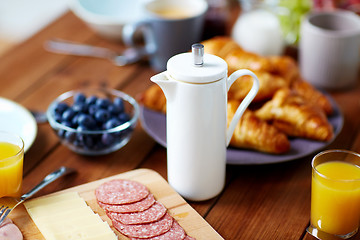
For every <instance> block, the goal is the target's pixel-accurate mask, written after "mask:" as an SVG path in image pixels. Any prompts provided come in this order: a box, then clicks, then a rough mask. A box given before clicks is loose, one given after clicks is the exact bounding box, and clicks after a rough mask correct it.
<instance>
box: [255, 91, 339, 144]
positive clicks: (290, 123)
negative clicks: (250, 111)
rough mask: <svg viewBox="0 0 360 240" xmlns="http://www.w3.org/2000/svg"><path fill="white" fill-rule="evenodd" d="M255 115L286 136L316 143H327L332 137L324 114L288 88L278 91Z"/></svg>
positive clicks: (331, 131) (331, 130) (330, 128)
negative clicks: (316, 141) (311, 140)
mask: <svg viewBox="0 0 360 240" xmlns="http://www.w3.org/2000/svg"><path fill="white" fill-rule="evenodd" d="M255 114H256V116H258V117H259V118H260V119H263V120H266V121H271V122H272V124H273V125H274V126H275V127H277V128H278V129H280V130H281V131H283V132H285V133H286V134H287V135H288V136H293V137H302V138H308V139H313V140H318V141H329V140H330V139H332V138H333V136H334V133H333V129H332V126H331V125H330V123H329V122H328V120H327V118H326V115H325V113H324V112H323V111H322V110H321V109H319V108H317V107H316V106H314V105H311V104H309V103H308V102H306V101H305V100H304V98H302V97H301V96H300V95H298V94H296V92H294V91H292V90H290V89H288V88H283V89H280V90H278V91H277V92H276V93H275V95H274V97H273V98H272V99H271V100H270V101H268V102H266V103H265V104H264V105H263V106H262V107H261V108H260V109H258V110H256V112H255Z"/></svg>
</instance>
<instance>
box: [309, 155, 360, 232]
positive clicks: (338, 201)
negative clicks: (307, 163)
mask: <svg viewBox="0 0 360 240" xmlns="http://www.w3.org/2000/svg"><path fill="white" fill-rule="evenodd" d="M311 165H312V183H311V214H310V215H311V216H310V226H309V227H308V229H307V231H308V232H309V233H310V234H312V235H313V236H315V237H317V238H319V239H346V238H350V237H352V236H353V235H355V234H356V233H357V231H358V229H359V224H360V155H359V154H358V153H355V152H351V151H347V150H327V151H324V152H321V153H319V154H317V155H316V156H315V157H314V158H313V160H312V163H311Z"/></svg>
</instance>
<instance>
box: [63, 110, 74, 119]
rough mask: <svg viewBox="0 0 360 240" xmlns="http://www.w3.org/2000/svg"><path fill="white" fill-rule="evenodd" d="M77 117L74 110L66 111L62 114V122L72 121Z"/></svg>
mask: <svg viewBox="0 0 360 240" xmlns="http://www.w3.org/2000/svg"><path fill="white" fill-rule="evenodd" d="M74 116H75V112H74V110H72V108H68V109H66V110H65V111H64V112H63V114H62V116H61V117H62V120H63V121H71V119H72V118H73V117H74Z"/></svg>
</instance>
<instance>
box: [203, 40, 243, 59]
mask: <svg viewBox="0 0 360 240" xmlns="http://www.w3.org/2000/svg"><path fill="white" fill-rule="evenodd" d="M201 44H202V45H204V51H205V53H208V54H212V55H216V56H218V57H221V58H223V59H224V58H225V57H226V56H227V55H228V54H229V53H231V52H232V51H234V50H240V51H242V48H241V47H240V46H239V44H237V43H236V42H235V41H234V40H232V39H231V38H230V37H226V36H217V37H214V38H211V39H209V40H205V41H203V42H202V43H201Z"/></svg>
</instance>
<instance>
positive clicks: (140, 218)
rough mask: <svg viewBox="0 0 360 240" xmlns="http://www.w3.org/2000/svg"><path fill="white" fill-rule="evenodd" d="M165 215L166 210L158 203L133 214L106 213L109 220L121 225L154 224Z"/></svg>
mask: <svg viewBox="0 0 360 240" xmlns="http://www.w3.org/2000/svg"><path fill="white" fill-rule="evenodd" d="M165 213H166V208H165V207H164V205H162V204H161V203H159V202H155V203H154V204H153V205H152V206H151V207H150V208H148V209H146V210H145V211H142V212H134V213H114V212H108V213H107V215H108V216H109V218H110V219H111V220H115V221H119V222H121V223H123V224H143V223H150V222H155V221H157V220H159V219H160V218H162V217H163V216H164V215H165Z"/></svg>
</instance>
